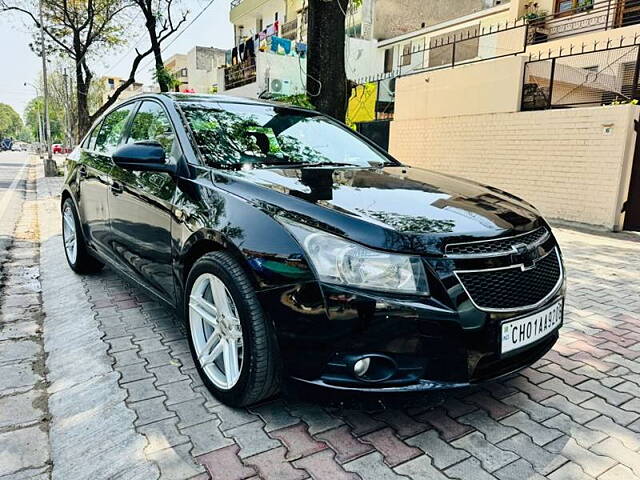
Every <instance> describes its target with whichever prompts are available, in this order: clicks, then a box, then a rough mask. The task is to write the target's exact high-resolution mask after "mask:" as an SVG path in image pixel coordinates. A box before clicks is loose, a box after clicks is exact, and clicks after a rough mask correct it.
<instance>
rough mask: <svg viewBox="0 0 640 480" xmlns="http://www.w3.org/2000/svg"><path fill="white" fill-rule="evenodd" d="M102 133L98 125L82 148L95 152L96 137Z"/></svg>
mask: <svg viewBox="0 0 640 480" xmlns="http://www.w3.org/2000/svg"><path fill="white" fill-rule="evenodd" d="M99 131H100V124H98V125H96V126H95V127H93V130H91V133H90V134H89V135H87V138H86V139H85V141H84V143H83V144H82V148H84V149H86V150H93V148H94V146H95V144H96V137H97V136H98V132H99Z"/></svg>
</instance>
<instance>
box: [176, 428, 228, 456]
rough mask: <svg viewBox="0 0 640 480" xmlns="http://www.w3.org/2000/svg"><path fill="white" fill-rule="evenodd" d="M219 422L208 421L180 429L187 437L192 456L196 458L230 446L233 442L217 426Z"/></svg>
mask: <svg viewBox="0 0 640 480" xmlns="http://www.w3.org/2000/svg"><path fill="white" fill-rule="evenodd" d="M219 425H220V420H218V419H215V420H209V421H207V422H204V423H198V424H196V425H192V426H190V427H186V428H180V429H179V430H180V432H181V433H182V434H183V435H186V436H188V437H189V440H190V441H191V444H192V445H193V450H192V451H191V454H192V455H195V456H198V455H202V454H204V453H207V452H210V451H212V450H217V449H219V448H222V447H226V446H228V445H231V444H232V443H233V441H232V440H231V439H229V438H227V437H225V436H224V435H223V434H222V432H221V431H220V429H219V428H218V426H219Z"/></svg>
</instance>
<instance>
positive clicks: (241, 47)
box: [238, 43, 246, 62]
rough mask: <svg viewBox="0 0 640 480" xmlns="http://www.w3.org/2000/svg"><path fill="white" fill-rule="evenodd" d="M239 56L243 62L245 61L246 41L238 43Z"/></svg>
mask: <svg viewBox="0 0 640 480" xmlns="http://www.w3.org/2000/svg"><path fill="white" fill-rule="evenodd" d="M238 58H239V59H240V61H241V62H244V60H245V59H246V56H245V52H244V43H241V44H240V45H238Z"/></svg>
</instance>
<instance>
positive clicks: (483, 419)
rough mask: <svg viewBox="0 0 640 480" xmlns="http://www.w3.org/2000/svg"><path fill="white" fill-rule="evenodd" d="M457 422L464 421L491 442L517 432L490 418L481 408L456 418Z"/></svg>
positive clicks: (496, 441)
mask: <svg viewBox="0 0 640 480" xmlns="http://www.w3.org/2000/svg"><path fill="white" fill-rule="evenodd" d="M458 421H459V422H462V423H466V424H468V425H471V426H472V427H474V428H476V429H477V430H479V431H480V432H482V433H483V434H484V436H485V437H486V438H487V440H489V441H490V442H491V443H498V442H500V441H502V440H504V439H505V438H509V437H511V436H513V435H515V434H517V433H518V430H516V429H515V428H512V427H508V426H505V425H502V424H500V423H498V422H497V421H495V420H494V419H493V418H491V417H490V416H489V415H487V413H486V412H485V411H483V410H477V411H475V412H472V413H468V414H467V415H463V416H462V417H460V418H458Z"/></svg>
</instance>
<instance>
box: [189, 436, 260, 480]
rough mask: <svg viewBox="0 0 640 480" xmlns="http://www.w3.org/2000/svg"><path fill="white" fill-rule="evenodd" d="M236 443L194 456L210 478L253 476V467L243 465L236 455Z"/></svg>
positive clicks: (228, 479) (229, 479)
mask: <svg viewBox="0 0 640 480" xmlns="http://www.w3.org/2000/svg"><path fill="white" fill-rule="evenodd" d="M239 450H240V447H238V445H235V444H233V445H229V446H228V447H223V448H220V449H218V450H214V451H213V452H209V453H205V454H204V455H200V456H199V457H197V458H196V461H197V462H198V463H199V464H201V465H203V466H204V467H205V468H206V469H207V472H209V475H210V476H211V480H243V479H245V478H250V477H252V476H254V475H255V474H256V473H257V472H256V471H255V469H253V468H251V467H248V466H246V465H244V464H243V463H242V462H241V461H240V458H239V457H238V451H239Z"/></svg>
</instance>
